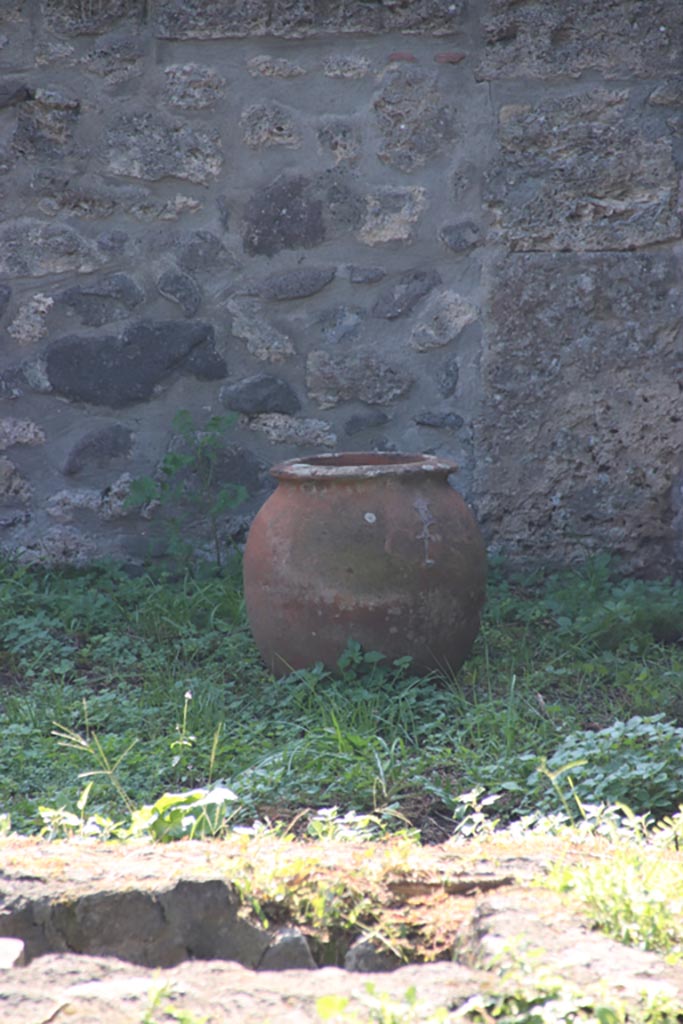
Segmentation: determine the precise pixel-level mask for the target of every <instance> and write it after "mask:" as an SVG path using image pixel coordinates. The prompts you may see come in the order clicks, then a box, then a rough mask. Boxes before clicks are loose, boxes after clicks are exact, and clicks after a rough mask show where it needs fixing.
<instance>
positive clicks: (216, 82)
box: [164, 63, 226, 110]
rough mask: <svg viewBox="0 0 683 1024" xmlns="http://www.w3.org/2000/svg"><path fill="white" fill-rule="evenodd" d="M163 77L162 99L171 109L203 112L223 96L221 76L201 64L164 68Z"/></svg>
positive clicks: (224, 82)
mask: <svg viewBox="0 0 683 1024" xmlns="http://www.w3.org/2000/svg"><path fill="white" fill-rule="evenodd" d="M164 76H165V79H166V83H165V88H164V98H165V100H166V102H167V103H168V104H169V105H170V106H172V107H180V108H181V109H183V110H204V109H205V108H207V107H213V106H215V104H216V103H217V102H218V100H219V99H221V97H222V96H224V95H225V87H226V81H225V79H224V78H223V76H222V75H220V74H219V73H218V71H216V69H215V68H211V67H206V66H205V65H203V64H193V63H190V64H172V65H170V66H169V67H167V68H164Z"/></svg>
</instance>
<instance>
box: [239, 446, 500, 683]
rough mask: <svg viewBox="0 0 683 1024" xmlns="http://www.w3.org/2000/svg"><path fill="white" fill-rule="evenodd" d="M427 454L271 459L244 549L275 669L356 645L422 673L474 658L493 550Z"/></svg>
mask: <svg viewBox="0 0 683 1024" xmlns="http://www.w3.org/2000/svg"><path fill="white" fill-rule="evenodd" d="M455 469H456V466H455V465H454V464H453V463H452V462H450V461H448V460H445V459H438V458H435V457H433V456H428V455H402V454H393V453H392V454H387V453H376V452H373V453H362V452H360V453H359V452H354V453H340V454H335V455H317V456H311V457H309V458H305V459H292V460H289V461H288V462H285V463H281V464H280V465H278V466H275V467H274V469H273V470H272V472H273V475H274V476H275V477H276V478H277V479H278V481H279V486H278V488H277V490H276V491H275V493H274V494H273V495H272V496H271V497H270V498H269V499H268V501H267V502H266V503H265V505H264V506H263V508H262V509H261V511H260V512H259V514H258V515H257V516H256V518H255V520H254V523H253V525H252V528H251V531H250V534H249V538H248V541H247V546H246V550H245V555H244V579H245V593H246V602H247V612H248V616H249V622H250V625H251V628H252V631H253V634H254V638H255V640H256V643H257V645H258V647H259V649H260V651H261V653H262V655H263V657H264V659H265V661H266V663H267V664H268V665H269V666H270V667H271V668H272V669H273V670H274V671H276V672H279V673H283V672H287V671H289V670H290V669H298V668H304V667H306V666H310V665H313V664H314V663H315V662H317V661H322V662H323V663H324V664H325V665H327V666H329V667H331V668H333V667H334V666H335V665H336V662H337V659H338V658H339V656H340V655H341V654H342V652H343V651H344V648H345V647H346V645H347V643H348V641H349V640H356V641H358V642H359V643H360V644H361V645H362V646H363V648H364V649H365V650H377V651H381V652H382V653H384V654H385V655H386V656H387V657H388V658H389V659H392V660H393V659H395V658H399V657H403V656H406V655H409V656H411V657H412V658H413V665H414V668H415V669H416V670H418V671H420V672H428V671H430V670H432V669H442V670H446V671H448V670H454V669H456V668H458V667H459V666H460V665H461V664H462V662H463V660H464V659H465V658H466V657H467V655H468V654H469V651H470V649H471V646H472V643H473V641H474V638H475V637H476V635H477V631H478V629H479V620H480V613H481V608H482V605H483V602H484V593H485V578H486V556H485V551H484V544H483V541H482V539H481V535H480V533H479V529H478V527H477V524H476V522H475V520H474V517H473V515H472V513H471V512H470V511H469V509H468V508H467V506H466V505H465V503H464V501H463V499H462V498H461V496H460V495H459V494H458V493H457V492H456V491H454V490H453V489H452V488H451V487H450V486H449V484H448V476H449V474H450V473H452V472H454V471H455Z"/></svg>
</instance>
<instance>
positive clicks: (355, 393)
mask: <svg viewBox="0 0 683 1024" xmlns="http://www.w3.org/2000/svg"><path fill="white" fill-rule="evenodd" d="M413 383H414V377H413V376H412V374H411V373H410V372H409V371H408V370H407V369H405V368H404V367H402V366H399V365H396V364H393V363H389V362H387V361H386V360H384V359H381V358H378V357H376V356H371V355H367V354H366V353H364V352H351V353H339V354H337V353H331V352H326V351H314V352H311V353H310V354H309V356H308V359H307V362H306V386H307V388H308V393H309V395H310V397H311V398H312V399H313V401H315V402H316V403H317V404H318V405H319V406H320V408H321V409H331V408H332V407H333V406H335V405H338V404H339V402H348V401H352V400H357V401H360V402H366V403H367V404H368V405H388V404H389V403H390V402H392V401H393V400H394V399H396V398H400V397H401V396H402V395H405V394H406V393H407V392H408V391H409V390H410V388H411V386H412V384H413Z"/></svg>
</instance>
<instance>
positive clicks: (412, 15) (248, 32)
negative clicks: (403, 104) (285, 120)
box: [155, 0, 466, 39]
mask: <svg viewBox="0 0 683 1024" xmlns="http://www.w3.org/2000/svg"><path fill="white" fill-rule="evenodd" d="M465 9H466V3H465V0H450V2H448V3H446V2H444V0H407V2H404V0H400V2H398V3H384V2H383V0H345V2H344V3H340V2H339V0H245V2H242V3H235V2H234V0H157V2H156V4H155V20H156V30H157V34H158V35H159V36H160V37H161V38H162V39H225V38H231V37H232V38H246V37H248V36H263V35H272V36H281V37H283V38H288V39H301V38H304V37H306V36H314V35H318V34H325V33H331V32H366V33H373V34H374V33H378V32H387V31H399V32H421V33H424V32H431V33H434V34H438V35H446V34H448V33H451V32H454V31H456V30H457V29H458V27H459V25H460V22H461V17H462V14H463V12H464V11H465Z"/></svg>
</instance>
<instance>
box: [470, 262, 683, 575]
mask: <svg viewBox="0 0 683 1024" xmlns="http://www.w3.org/2000/svg"><path fill="white" fill-rule="evenodd" d="M679 281H680V277H679V270H678V266H677V263H676V261H675V258H674V257H673V256H672V255H670V254H667V253H652V254H640V253H602V254H590V255H589V254H581V255H578V254H572V253H558V254H540V253H539V254H528V255H526V256H515V257H510V258H508V259H505V260H501V261H500V262H499V263H498V264H497V265H496V268H495V276H494V277H493V279H492V280H491V281H490V282H489V288H490V294H491V296H492V303H491V310H490V321H489V327H488V338H487V346H486V349H485V352H484V357H483V359H482V375H483V384H482V394H483V395H484V402H483V405H482V408H481V410H480V414H479V415H478V416H477V418H476V419H475V421H474V423H473V429H474V442H475V453H484V452H485V453H486V458H482V457H481V456H480V457H479V458H478V459H477V461H476V467H475V487H476V495H477V499H476V500H477V507H478V509H479V513H480V517H481V521H482V524H483V526H484V527H485V529H486V531H487V532H488V533H489V535H490V536H494V537H495V542H496V544H498V545H501V546H504V547H505V548H506V550H507V551H508V552H510V553H513V554H516V555H523V554H524V553H525V552H530V551H534V550H538V549H539V546H542V547H543V550H544V551H545V552H546V553H547V554H548V553H550V554H551V555H552V557H553V558H556V559H557V560H558V561H560V560H563V559H573V558H577V557H585V556H586V554H587V553H589V552H590V551H597V550H609V551H612V552H613V553H615V554H620V555H622V556H623V557H624V558H626V559H627V560H628V561H629V562H630V563H631V564H632V565H634V566H637V565H640V566H641V567H646V566H647V564H648V561H653V560H654V559H656V558H657V557H661V554H662V551H664V550H665V549H666V546H667V544H669V543H670V539H671V538H670V519H671V512H670V491H671V479H672V473H673V472H674V466H673V465H672V458H671V453H672V451H678V450H679V449H680V443H681V427H680V389H679V386H678V383H677V366H678V358H679V356H678V354H677V351H676V337H677V332H678V330H679V329H680V323H681V320H683V296H682V295H681V291H680V287H679ZM515 495H523V496H524V499H523V501H520V500H517V499H516V498H515ZM657 552H659V555H658V554H657Z"/></svg>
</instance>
